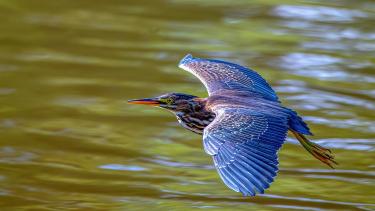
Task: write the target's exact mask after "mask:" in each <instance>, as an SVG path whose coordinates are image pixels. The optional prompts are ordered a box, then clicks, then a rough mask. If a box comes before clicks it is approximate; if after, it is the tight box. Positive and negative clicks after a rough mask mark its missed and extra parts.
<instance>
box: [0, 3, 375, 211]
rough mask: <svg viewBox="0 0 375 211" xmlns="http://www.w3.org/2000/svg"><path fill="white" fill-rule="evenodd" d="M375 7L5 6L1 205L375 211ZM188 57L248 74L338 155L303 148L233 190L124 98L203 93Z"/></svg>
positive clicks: (170, 122)
mask: <svg viewBox="0 0 375 211" xmlns="http://www.w3.org/2000/svg"><path fill="white" fill-rule="evenodd" d="M374 14H375V4H374V2H373V1H370V0H367V1H366V0H361V1H348V0H347V1H346V0H337V1H318V0H311V1H283V2H282V3H281V2H278V1H273V0H266V1H251V2H248V1H223V0H215V1H214V0H212V1H197V0H169V1H167V0H165V1H142V0H141V1H120V0H107V1H93V0H91V1H84V0H75V1H73V0H65V1H47V0H36V1H24V0H13V1H0V29H1V33H0V46H1V47H0V103H1V106H0V132H1V137H0V139H1V140H0V206H1V207H2V208H3V209H4V210H21V209H24V210H67V209H82V210H147V209H154V210H193V209H208V210H233V209H234V208H235V209H238V210H241V209H243V210H304V209H307V210H340V209H342V210H373V209H375V162H374V161H375V152H374V151H375V69H374V63H375V28H374V21H375V17H374ZM187 53H192V54H193V55H194V56H198V57H209V58H219V59H224V60H229V61H234V62H238V63H240V64H243V65H246V66H249V67H252V68H253V69H255V70H257V71H258V72H259V73H260V74H262V75H263V76H264V77H265V78H266V79H267V80H268V81H269V82H270V83H271V84H272V86H273V87H274V88H275V90H276V91H277V93H278V94H279V96H280V99H281V100H282V102H283V103H284V104H285V105H286V106H289V107H291V108H293V109H295V110H297V111H298V112H299V113H300V114H301V115H303V116H304V119H305V120H306V121H307V122H308V123H309V125H310V127H311V129H312V131H313V132H314V134H315V136H314V137H313V139H314V140H316V141H317V142H318V143H320V144H322V145H324V146H326V147H330V148H332V149H333V150H334V153H335V155H336V157H337V161H338V162H339V163H340V165H339V166H338V168H337V169H336V170H332V169H329V168H327V167H326V166H324V165H323V164H321V163H319V162H318V161H317V160H315V159H314V158H312V157H311V156H310V155H308V154H307V153H306V152H305V151H304V150H303V149H302V148H301V147H300V146H299V145H298V144H297V142H296V140H294V139H293V138H289V139H288V142H287V143H286V144H285V145H284V146H283V148H282V150H281V151H280V154H279V155H280V172H279V175H278V177H277V179H276V181H275V182H274V183H273V184H272V186H271V188H270V189H268V190H267V191H266V194H264V195H259V196H257V197H254V198H244V197H242V196H241V195H240V194H238V193H235V192H233V191H231V190H229V189H228V188H226V187H225V186H224V184H223V183H222V182H221V180H220V178H219V176H218V175H217V173H216V171H215V169H214V168H213V167H212V160H211V158H210V157H209V156H208V155H206V154H205V153H204V151H203V149H202V141H201V137H200V136H198V135H195V134H193V133H191V132H189V131H186V130H184V129H183V128H181V127H180V126H178V124H177V121H176V119H175V117H173V116H172V115H171V114H170V113H168V112H164V111H162V110H160V109H154V108H148V107H141V106H133V105H127V104H126V101H125V100H127V99H132V98H139V97H150V96H155V95H159V94H161V93H165V92H171V91H174V92H185V93H190V94H194V95H198V96H206V95H207V94H206V91H205V89H204V88H203V86H202V84H200V82H199V81H198V80H197V79H196V78H194V77H193V76H192V75H190V74H189V73H187V72H184V71H182V70H180V69H178V68H177V63H178V61H179V60H180V59H181V58H182V57H183V56H184V55H185V54H187Z"/></svg>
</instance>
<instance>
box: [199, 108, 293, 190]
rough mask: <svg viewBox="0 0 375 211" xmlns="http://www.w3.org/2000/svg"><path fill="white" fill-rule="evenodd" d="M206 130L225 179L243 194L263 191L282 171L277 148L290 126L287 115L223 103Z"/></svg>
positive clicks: (209, 147)
mask: <svg viewBox="0 0 375 211" xmlns="http://www.w3.org/2000/svg"><path fill="white" fill-rule="evenodd" d="M215 113H216V114H217V115H216V118H215V120H214V121H213V122H212V123H211V124H210V125H208V126H207V127H206V128H205V130H204V133H203V143H204V148H205V151H206V152H207V153H208V154H210V155H212V156H213V160H214V163H215V167H216V168H217V170H218V173H219V175H220V177H221V178H222V180H223V181H224V183H225V184H226V185H227V186H228V187H229V188H231V189H233V190H235V191H237V192H241V193H242V194H243V195H250V196H254V195H255V194H256V193H263V192H264V190H265V189H266V188H268V187H269V186H270V183H272V182H273V180H274V177H275V176H276V174H277V171H278V159H277V151H278V150H279V149H280V147H281V145H282V144H283V143H284V140H285V137H286V133H287V130H288V125H287V117H281V116H280V115H278V116H273V115H272V113H261V112H255V111H254V110H251V109H247V108H226V107H220V108H219V109H218V110H217V111H216V112H215Z"/></svg>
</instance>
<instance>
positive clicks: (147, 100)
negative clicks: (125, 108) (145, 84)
mask: <svg viewBox="0 0 375 211" xmlns="http://www.w3.org/2000/svg"><path fill="white" fill-rule="evenodd" d="M128 103H129V104H140V105H151V106H158V105H160V101H158V100H155V99H152V98H144V99H136V100H128Z"/></svg>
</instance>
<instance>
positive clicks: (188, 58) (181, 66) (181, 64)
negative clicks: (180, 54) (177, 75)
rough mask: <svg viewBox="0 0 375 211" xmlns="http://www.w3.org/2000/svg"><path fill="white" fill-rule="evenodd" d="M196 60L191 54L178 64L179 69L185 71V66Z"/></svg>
mask: <svg viewBox="0 0 375 211" xmlns="http://www.w3.org/2000/svg"><path fill="white" fill-rule="evenodd" d="M193 59H194V57H193V56H192V55H191V54H190V53H189V54H187V55H186V56H185V57H184V58H182V59H181V61H180V63H178V67H179V68H182V69H185V68H184V66H185V65H186V64H187V63H189V62H191V61H192V60H193Z"/></svg>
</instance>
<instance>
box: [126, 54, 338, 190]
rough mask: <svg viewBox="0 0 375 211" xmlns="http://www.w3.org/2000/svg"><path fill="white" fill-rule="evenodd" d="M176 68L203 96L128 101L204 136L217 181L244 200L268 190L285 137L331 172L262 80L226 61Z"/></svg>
mask: <svg viewBox="0 0 375 211" xmlns="http://www.w3.org/2000/svg"><path fill="white" fill-rule="evenodd" d="M178 67H180V68H182V69H184V70H186V71H188V72H190V73H192V74H193V75H194V76H196V77H197V78H198V79H199V80H200V81H201V82H202V83H203V85H204V86H205V87H206V89H207V92H208V97H206V98H200V97H197V96H194V95H190V94H183V93H167V94H163V95H161V96H158V97H153V98H143V99H134V100H129V101H128V103H130V104H143V105H150V106H156V107H160V108H163V109H166V110H169V111H171V112H172V113H174V114H175V116H176V117H177V120H178V122H179V123H180V124H181V125H182V127H184V128H186V129H188V130H190V131H192V132H194V133H197V134H201V135H203V147H204V150H205V152H206V153H207V154H209V155H211V156H212V158H213V162H214V165H215V167H216V169H217V172H218V174H219V175H220V177H221V179H222V181H223V182H224V184H225V185H226V186H228V187H229V188H230V189H232V190H234V191H236V192H240V193H242V194H243V195H244V196H255V195H256V194H258V193H260V194H263V193H264V190H265V189H267V188H269V187H270V184H271V183H272V182H273V181H274V179H275V177H276V175H277V172H278V170H279V169H278V164H279V161H278V154H277V153H278V151H279V149H280V148H281V146H282V145H283V143H284V142H285V139H286V136H287V132H288V131H290V132H291V134H293V135H294V136H295V138H296V139H297V140H298V141H299V143H301V145H302V146H303V147H304V148H305V149H306V150H307V151H308V152H309V153H310V154H311V155H313V156H314V157H315V158H317V159H318V160H320V161H321V162H323V163H325V164H327V165H328V166H329V167H331V168H334V165H335V164H337V162H336V161H335V160H334V156H333V153H332V152H331V150H329V149H327V148H324V147H322V146H320V145H318V144H316V143H314V142H312V141H310V140H308V139H307V138H306V135H313V134H312V133H311V132H310V129H309V127H308V126H307V124H306V123H305V122H304V121H303V120H302V118H301V117H300V116H299V115H298V114H297V112H296V111H294V110H292V109H290V108H287V107H285V106H283V105H282V104H281V102H280V101H279V98H278V96H277V95H276V93H275V91H274V90H273V89H272V88H271V86H270V85H269V84H268V83H267V81H266V80H265V79H264V78H262V76H261V75H260V74H258V73H257V72H255V71H254V70H252V69H250V68H247V67H244V66H241V65H238V64H235V63H231V62H227V61H222V60H217V59H205V58H198V57H193V56H192V55H191V54H188V55H186V56H185V57H184V58H183V59H182V60H181V61H180V63H179V65H178Z"/></svg>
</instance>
